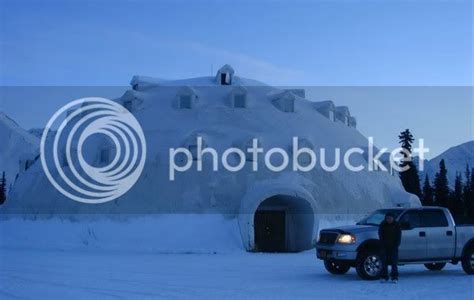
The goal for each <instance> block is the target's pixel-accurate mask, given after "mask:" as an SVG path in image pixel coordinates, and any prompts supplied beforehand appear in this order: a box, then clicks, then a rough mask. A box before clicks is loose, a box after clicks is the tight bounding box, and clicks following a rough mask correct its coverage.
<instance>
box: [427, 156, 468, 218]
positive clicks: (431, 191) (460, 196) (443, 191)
mask: <svg viewBox="0 0 474 300" xmlns="http://www.w3.org/2000/svg"><path fill="white" fill-rule="evenodd" d="M447 174H448V170H447V169H446V164H445V162H444V159H443V160H441V162H440V163H439V170H438V172H437V173H436V175H435V178H434V181H433V183H431V182H430V178H429V177H428V175H426V176H425V180H424V183H423V189H422V193H421V197H420V199H421V203H422V204H423V205H424V206H431V205H436V206H442V207H446V208H448V209H449V210H450V211H451V214H452V215H453V217H454V219H455V220H456V222H457V223H474V168H472V169H471V168H470V166H469V165H466V171H465V172H464V174H460V173H459V172H457V173H456V179H455V181H454V188H453V189H451V188H450V187H449V182H448V177H447Z"/></svg>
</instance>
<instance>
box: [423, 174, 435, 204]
mask: <svg viewBox="0 0 474 300" xmlns="http://www.w3.org/2000/svg"><path fill="white" fill-rule="evenodd" d="M421 203H422V204H423V205H424V206H430V205H433V188H432V187H431V184H430V179H429V178H428V175H426V176H425V182H424V184H423V197H422V198H421Z"/></svg>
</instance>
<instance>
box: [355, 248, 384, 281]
mask: <svg viewBox="0 0 474 300" xmlns="http://www.w3.org/2000/svg"><path fill="white" fill-rule="evenodd" d="M382 268H383V261H382V257H381V256H380V253H379V252H377V251H369V252H363V253H361V254H359V257H358V259H357V263H356V271H357V275H359V276H360V278H362V279H365V280H376V279H379V278H380V275H381V273H382Z"/></svg>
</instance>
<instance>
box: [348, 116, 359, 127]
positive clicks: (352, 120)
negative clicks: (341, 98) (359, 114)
mask: <svg viewBox="0 0 474 300" xmlns="http://www.w3.org/2000/svg"><path fill="white" fill-rule="evenodd" d="M349 127H352V128H357V119H356V118H355V117H349Z"/></svg>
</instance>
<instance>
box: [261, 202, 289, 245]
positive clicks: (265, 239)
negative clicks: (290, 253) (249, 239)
mask: <svg viewBox="0 0 474 300" xmlns="http://www.w3.org/2000/svg"><path fill="white" fill-rule="evenodd" d="M254 227H255V246H256V247H255V248H256V250H257V251H261V252H283V251H285V250H286V247H285V211H278V210H261V211H257V212H256V213H255V219H254Z"/></svg>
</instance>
